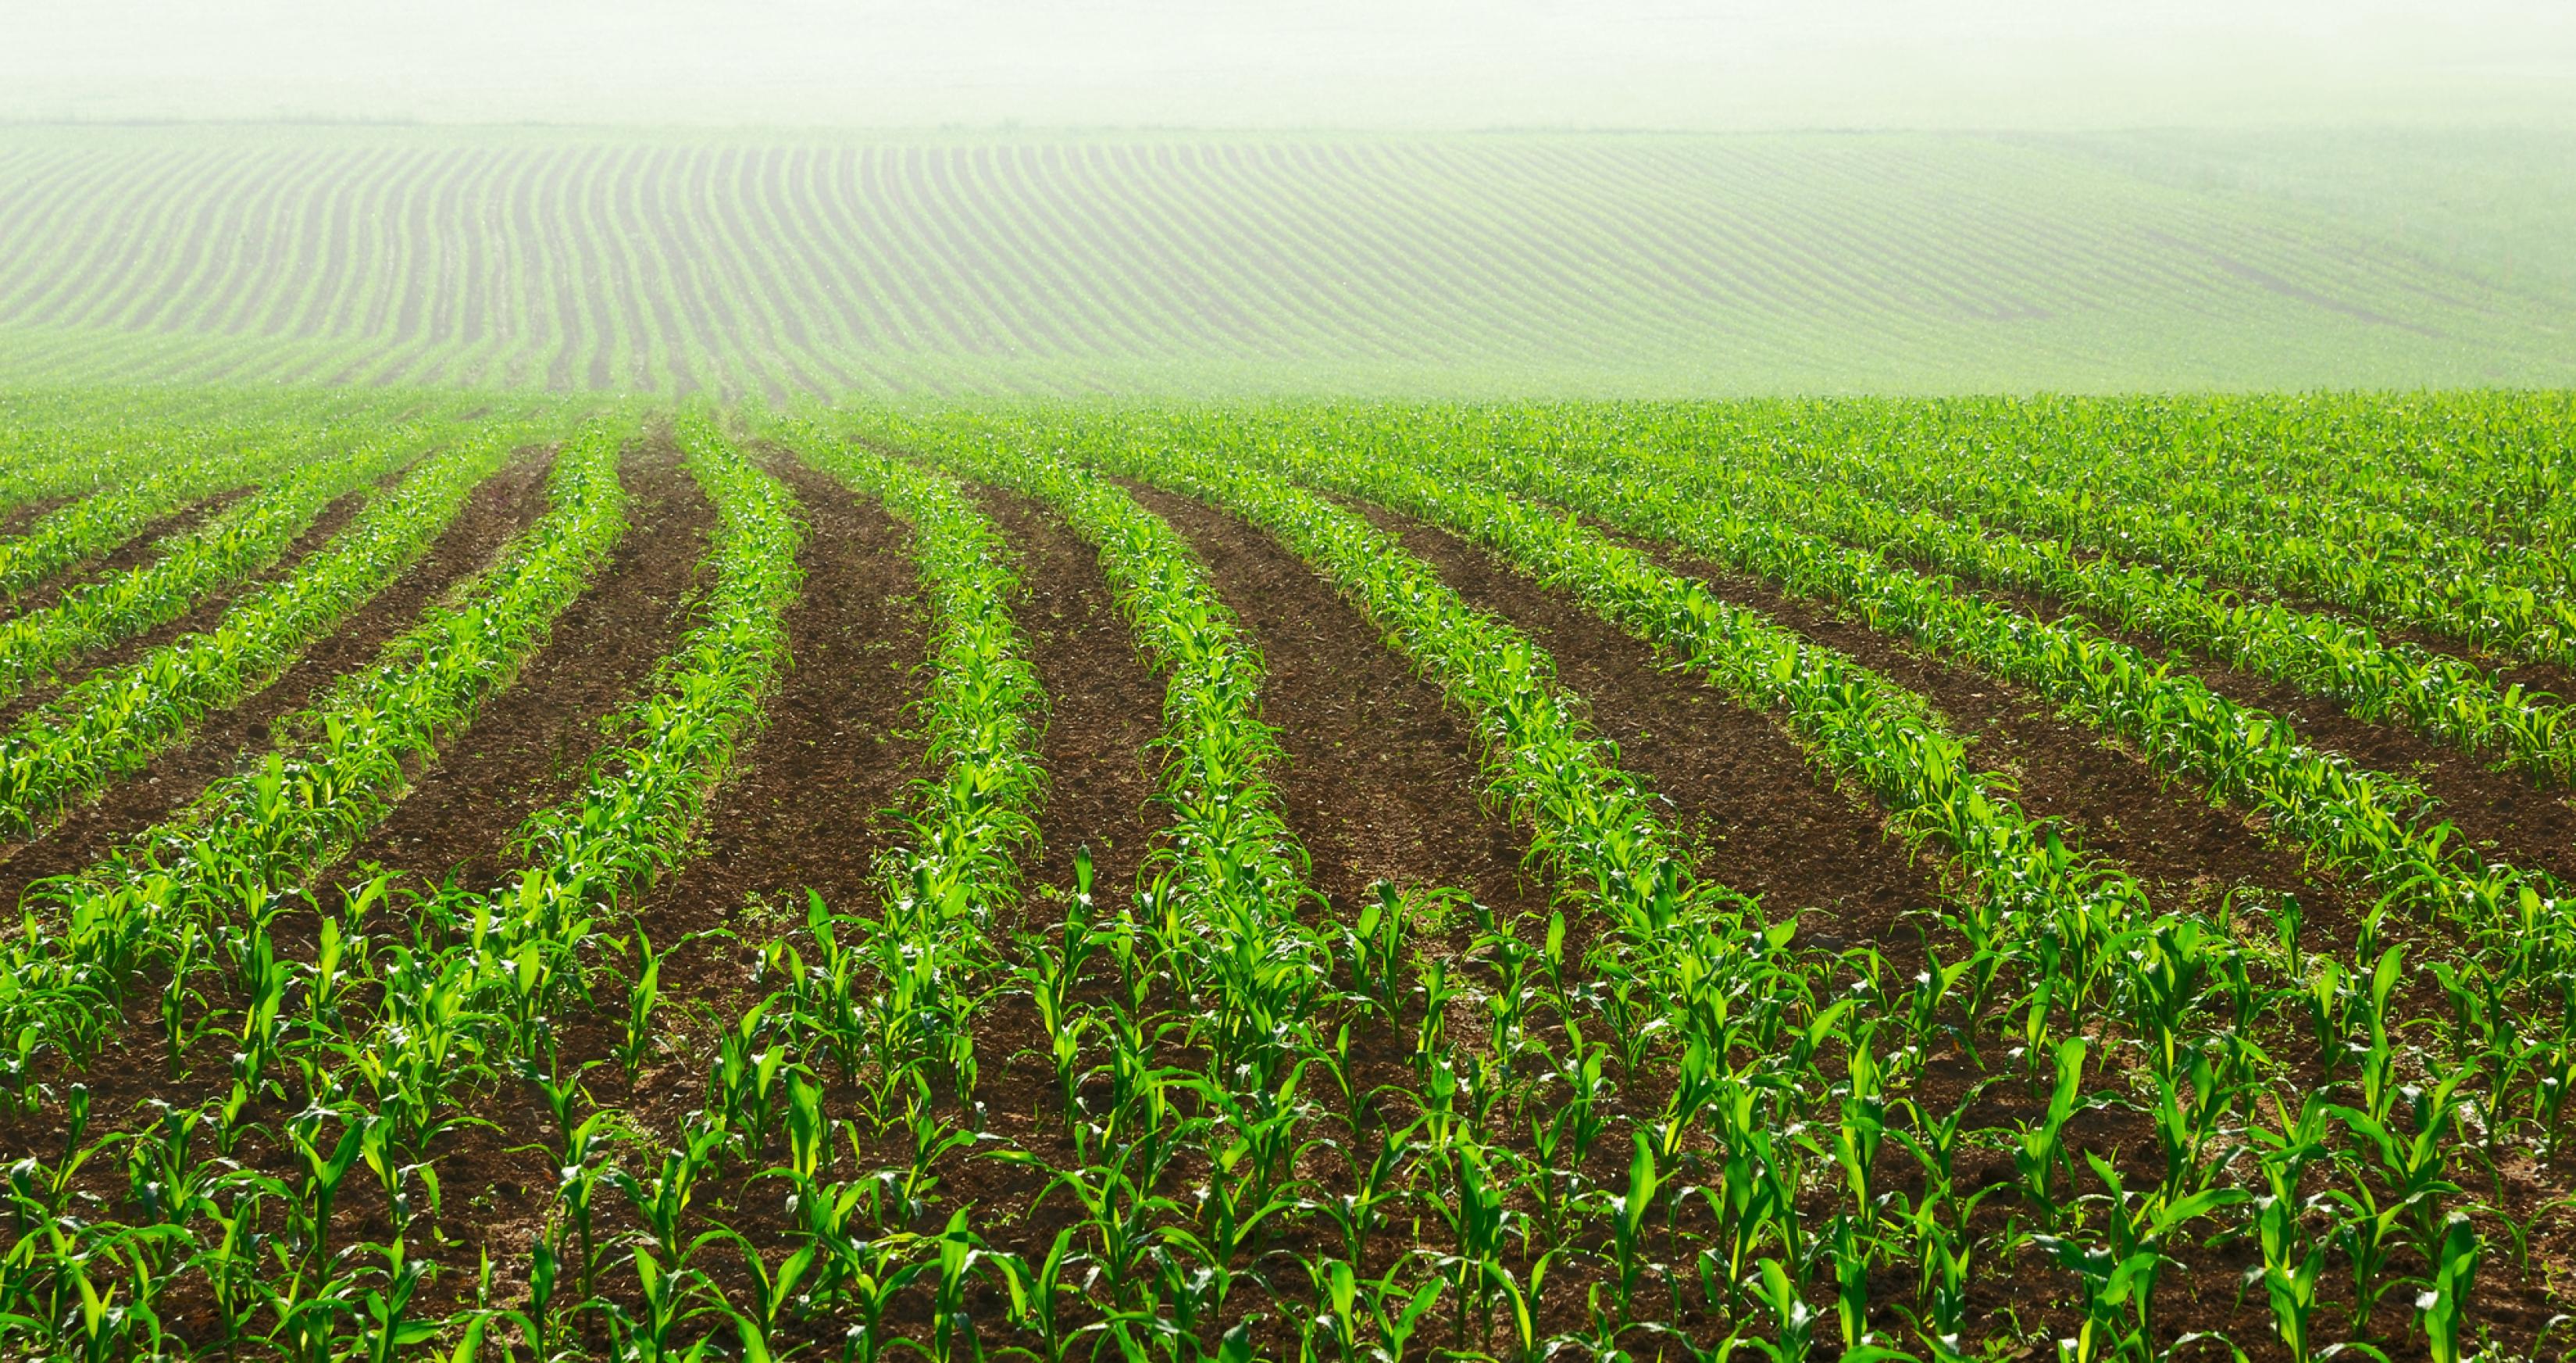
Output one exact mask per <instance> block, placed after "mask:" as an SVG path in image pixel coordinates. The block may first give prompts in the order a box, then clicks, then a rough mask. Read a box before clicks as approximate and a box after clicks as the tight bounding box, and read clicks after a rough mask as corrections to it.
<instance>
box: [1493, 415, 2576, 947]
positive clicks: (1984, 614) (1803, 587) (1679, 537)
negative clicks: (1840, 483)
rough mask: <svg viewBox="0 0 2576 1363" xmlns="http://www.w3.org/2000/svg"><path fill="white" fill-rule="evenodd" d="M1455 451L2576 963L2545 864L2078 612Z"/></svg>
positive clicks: (1566, 475)
mask: <svg viewBox="0 0 2576 1363" xmlns="http://www.w3.org/2000/svg"><path fill="white" fill-rule="evenodd" d="M1456 462H1457V463H1459V464H1460V465H1462V466H1473V467H1476V468H1477V469H1478V471H1479V473H1480V474H1481V476H1483V477H1486V478H1489V479H1491V480H1493V481H1495V482H1497V483H1500V484H1502V485H1506V486H1512V487H1516V488H1519V489H1522V490H1524V491H1527V492H1530V493H1532V494H1534V495H1538V496H1543V497H1548V498H1551V499H1553V500H1557V501H1560V502H1563V503H1565V504H1566V505H1569V506H1572V507H1575V508H1578V509H1580V510H1582V511H1584V512H1586V513H1589V514H1592V515H1597V516H1600V517H1602V518H1604V519H1605V520H1608V521H1610V522H1611V523H1612V524H1615V525H1618V526H1620V527H1621V528H1624V529H1628V530H1631V531H1635V532H1637V533H1640V534H1647V535H1652V536H1654V537H1656V538H1658V539H1664V540H1668V541H1670V542H1672V543H1675V544H1680V545H1684V546H1686V547H1688V548H1689V549H1691V550H1692V551H1693V552H1696V553H1700V554H1704V555H1706V556H1708V557H1709V558H1710V559H1711V560H1712V561H1715V562H1718V563H1722V564H1726V565H1728V566H1730V567H1733V568H1735V569H1737V570H1739V571H1743V572H1747V573H1750V574H1753V575H1755V576H1758V577H1761V578H1764V579H1766V580H1770V581H1774V582H1780V583H1783V584H1785V585H1786V586H1787V588H1788V589H1789V590H1791V591H1793V592H1796V593H1799V594H1802V595H1808V596H1814V597H1820V598H1823V599H1825V600H1829V601H1834V602H1838V603H1841V604H1842V605H1844V606H1845V607H1847V608H1849V609H1852V610H1855V611H1857V612H1859V613H1860V614H1862V615H1863V616H1864V617H1865V618H1867V619H1868V620H1869V622H1870V623H1871V624H1872V625H1873V626H1874V627H1876V628H1879V629H1882V630H1888V631H1892V632H1894V633H1897V634H1900V635H1903V636H1905V637H1908V638H1911V639H1914V640H1916V641H1917V642H1919V643H1921V644H1924V645H1925V646H1927V647H1931V648H1935V649H1938V650H1941V651H1943V652H1949V653H1954V654H1956V655H1958V656H1959V657H1961V658H1964V659H1966V660H1968V661H1969V662H1971V663H1972V664H1974V665H1975V666H1977V667H1978V668H1980V669H1982V670H1985V671H1988V672H1990V673H1993V674H1994V675H1997V676H2001V677H2005V678H2008V679H2010V680H2013V681H2016V682H2019V683H2021V684H2023V685H2026V686H2029V687H2030V688H2031V689H2032V690H2033V691H2035V692H2037V693H2038V694H2040V695H2042V696H2045V697H2047V698H2048V699H2050V700H2052V701H2054V702H2056V703H2059V704H2061V705H2065V706H2068V707H2070V708H2071V709H2072V710H2074V711H2075V712H2076V713H2078V714H2080V715H2082V716H2083V717H2084V718H2085V719H2086V721H2087V722H2089V723H2091V724H2093V725H2095V726H2097V727H2099V728H2102V729H2104V730H2106V731H2108V732H2111V733H2115V734H2118V735H2120V736H2121V737H2123V738H2126V739H2129V740H2131V741H2133V742H2135V743H2137V744H2139V745H2140V747H2141V748H2143V749H2144V751H2145V752H2146V754H2147V756H2148V757H2149V759H2150V760H2151V761H2153V762H2155V763H2156V764H2157V765H2158V766H2160V767H2163V768H2166V769H2168V770H2172V771H2176V772H2179V773H2182V774H2186V775H2189V776H2190V777H2192V778H2193V779H2195V780H2197V781H2200V782H2202V783H2205V784H2206V785H2207V786H2209V787H2210V789H2211V790H2213V791H2214V792H2216V793H2217V794H2219V795H2220V796H2221V797H2223V798H2226V799H2229V800H2232V801H2237V802H2240V803H2242V804H2245V805H2249V806H2252V807H2255V808H2259V809H2262V810H2264V811H2265V812H2266V813H2267V814H2268V815H2270V816H2271V818H2272V819H2273V821H2274V823H2275V825H2276V826H2277V827H2278V828H2279V830H2280V831H2281V832H2282V833H2283V834H2284V835H2285V836H2288V837H2290V838H2293V839H2295V840H2297V841H2298V842H2300V843H2301V844H2303V845H2305V846H2306V847H2308V848H2309V849H2310V850H2311V852H2312V854H2313V855H2314V856H2315V857H2316V858H2317V859H2318V860H2319V861H2321V862H2323V863H2325V864H2327V865H2330V866H2334V867H2336V868H2338V869H2342V870H2347V871H2349V872H2351V873H2352V874H2354V875H2356V876H2358V877H2360V878H2361V879H2362V880H2363V881H2364V882H2365V883H2367V884H2369V885H2370V886H2372V887H2373V888H2374V889H2376V890H2377V891H2379V892H2380V893H2382V894H2384V895H2386V896H2388V897H2390V898H2392V899H2394V900H2397V901H2402V902H2407V903H2412V904H2416V905H2419V906H2422V907H2424V908H2426V909H2428V910H2430V911H2432V912H2434V913H2436V914H2438V915H2441V916H2443V917H2446V918H2450V919H2453V920H2455V921H2456V922H2458V923H2459V924H2460V925H2461V926H2462V927H2463V928H2464V929H2465V930H2467V931H2469V932H2471V933H2473V934H2475V935H2476V936H2477V937H2478V938H2479V939H2480V940H2482V941H2483V942H2485V943H2486V944H2487V945H2488V946H2490V947H2491V948H2492V949H2493V950H2494V951H2495V953H2496V955H2497V957H2498V959H2500V960H2502V961H2506V962H2510V963H2512V968H2513V972H2514V973H2515V974H2519V975H2523V976H2525V977H2526V978H2531V979H2544V978H2548V977H2549V976H2551V975H2553V974H2554V973H2556V972H2557V971H2558V970H2561V969H2563V968H2565V967H2566V966H2567V965H2568V964H2570V963H2576V906H2571V901H2569V900H2568V899H2566V897H2564V896H2563V895H2562V893H2561V890H2560V887H2559V886H2558V885H2557V884H2556V883H2555V882H2554V881H2553V880H2551V879H2550V878H2549V877H2547V876H2545V875H2542V874H2539V873H2537V872H2528V871H2524V870H2521V869H2518V868H2516V867H2513V866H2510V865H2507V864H2504V863H2501V862H2490V861H2484V860H2481V859H2480V858H2478V857H2477V856H2476V855H2475V854H2474V853H2472V852H2470V851H2468V850H2466V849H2463V848H2459V847H2455V846H2452V845H2450V841H2449V828H2448V826H2447V825H2432V826H2427V825H2426V824H2425V823H2424V822H2423V821H2422V820H2421V818H2420V816H2419V814H2418V810H2419V809H2420V808H2421V806H2422V803H2423V801H2422V800H2421V797H2420V796H2418V795H2417V794H2416V793H2415V792H2413V791H2412V790H2411V789H2409V788H2408V787H2407V786H2406V785H2405V783H2404V782H2402V781H2400V780H2398V779H2396V778H2393V777H2389V776H2386V775H2382V774H2379V773H2374V772H2370V771H2367V770H2364V769H2362V768H2361V767H2359V766H2357V765H2355V764H2354V763H2352V762H2351V761H2349V760H2347V759H2345V758H2343V757H2341V756H2339V755H2337V754H2334V753H2328V752H2320V751H2318V750H2317V749H2315V748H2311V747H2308V746H2306V745H2305V744H2303V743H2301V742H2300V741H2299V737H2298V734H2297V733H2296V731H2295V730H2294V729H2293V728H2292V726H2291V725H2290V724H2289V723H2288V722H2287V721H2285V720H2283V719H2281V718H2280V717H2278V716H2275V715H2271V714H2267V713H2265V712H2263V711H2261V710H2258V709H2255V708H2253V707H2251V706H2245V705H2239V704H2237V703H2235V702H2233V701H2231V700H2228V699H2227V698H2225V697H2223V696H2220V695H2217V694H2216V693H2214V692H2212V691H2210V690H2209V688H2208V687H2206V686H2204V685H2202V684H2201V683H2200V682H2199V681H2197V680H2196V679H2193V678H2191V677H2185V676H2175V675H2172V674H2171V673H2170V672H2168V671H2167V670H2166V669H2165V668H2163V667H2161V666H2159V665H2157V664H2156V663H2155V662H2154V661H2153V660H2151V659H2148V658H2147V657H2145V656H2144V655H2142V654H2140V653H2139V652H2138V651H2137V650H2135V649H2133V648H2130V647H2128V646H2126V645H2124V644H2120V643H2118V642H2116V641H2113V640H2110V639H2106V638H2104V637H2103V636H2102V635H2100V634H2099V633H2097V632H2095V631H2094V630H2092V629H2091V628H2090V627H2088V626H2085V625H2083V624H2081V623H2079V622H2074V621H2060V622H2055V623H2050V622H2043V621H2039V620H2035V619H2033V618H2031V617H2029V616H2026V615H2023V614H2020V613H2018V612H2016V611H2014V610H2012V609H2010V608H2008V607H2005V606H2001V605H1997V604H1995V603H1992V602H1987V601H1981V600H1977V599H1975V598H1973V597H1969V596H1964V595H1961V594H1959V593H1957V592H1954V591H1952V590H1951V589H1950V583H1949V580H1948V579H1946V578H1927V577H1924V576H1922V575H1920V574H1917V573H1914V572H1912V571H1909V570H1906V569H1902V568H1898V567H1895V566H1892V565H1890V564H1888V563H1887V562H1886V561H1885V560H1884V559H1882V558H1880V557H1879V556H1878V555H1877V554H1875V553H1872V552H1870V551H1868V550H1865V549H1855V548H1846V547H1844V546H1841V545H1837V544H1833V543H1830V542H1828V541H1825V540H1822V539H1818V538H1816V537H1814V536H1810V535H1806V534H1803V533H1800V532H1798V531H1796V530H1793V529H1790V528H1789V527H1787V526H1786V525H1784V524H1782V523H1780V522H1779V521H1776V520H1772V519H1769V518H1767V517H1766V516H1765V515H1764V514H1763V513H1762V512H1760V511H1759V510H1755V509H1750V508H1746V507H1742V506H1736V505H1730V504H1727V503H1722V502H1717V501H1713V500H1709V499H1705V498H1701V497H1698V496H1695V495H1692V494H1691V493H1689V492H1686V491H1680V490H1676V489H1675V488H1674V487H1673V486H1672V480H1670V479H1667V478H1664V477H1661V476H1649V475H1642V474H1608V473H1591V472H1585V471H1582V470H1580V469H1576V468H1571V467H1558V466H1551V465H1547V464H1543V463H1540V462H1538V461H1534V460H1511V459H1481V458H1479V457H1478V456H1476V455H1475V454H1473V453H1463V454H1461V455H1459V456H1458V458H1457V460H1456Z"/></svg>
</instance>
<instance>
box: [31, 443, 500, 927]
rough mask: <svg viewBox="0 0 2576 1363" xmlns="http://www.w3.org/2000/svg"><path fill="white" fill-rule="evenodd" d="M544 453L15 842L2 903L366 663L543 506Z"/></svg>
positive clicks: (96, 855) (143, 820) (74, 865)
mask: <svg viewBox="0 0 2576 1363" xmlns="http://www.w3.org/2000/svg"><path fill="white" fill-rule="evenodd" d="M550 462H551V460H550V457H537V456H530V457H525V458H521V459H519V460H517V461H515V462H513V463H512V464H511V465H510V466H509V467H508V468H506V469H504V470H503V471H502V472H500V473H498V474H496V475H494V476H493V477H491V478H487V479H485V480H484V481H483V483H482V485H481V486H479V487H477V488H475V490H474V493H473V495H472V496H470V497H468V498H467V499H466V501H465V505H464V506H463V507H462V508H461V509H460V510H459V511H458V512H457V515H456V519H455V520H454V521H453V522H451V523H450V524H449V525H448V527H447V529H446V530H445V531H444V532H443V533H442V534H440V536H439V537H438V538H437V539H436V540H434V541H432V542H431V544H430V547H429V549H428V550H427V551H426V552H425V553H423V554H422V555H421V557H420V559H419V561H418V562H416V563H414V564H413V565H412V566H411V569H410V570H409V571H408V572H406V573H405V574H404V575H403V576H402V577H401V578H399V579H397V580H396V581H395V582H394V583H393V584H392V585H390V586H388V587H386V588H385V589H384V590H383V591H381V592H379V593H377V594H376V596H375V599H373V600H371V601H369V602H368V603H367V604H366V605H364V606H361V607H360V608H359V609H358V610H357V611H356V612H355V613H354V614H352V615H351V616H350V617H349V618H348V619H347V620H346V621H344V622H342V624H341V626H340V628H339V629H337V630H335V631H333V632H332V633H331V634H329V635H327V636H325V637H324V638H322V639H320V640H318V641H316V642H315V643H314V644H313V646H312V647H310V648H308V649H306V650H304V653H303V655H302V656H301V657H299V658H297V659H296V661H295V662H294V664H293V665H292V666H290V667H288V668H287V670H286V672H285V673H284V674H283V675H282V676H280V677H279V678H278V679H277V681H275V682H274V683H272V684H270V685H269V686H268V687H267V688H265V689H264V690H262V691H260V692H259V693H258V694H256V695H254V696H252V697H251V698H250V699H248V700H247V701H244V702H243V703H242V704H240V705H238V706H235V707H233V708H232V709H229V710H225V711H221V712H219V713H217V714H212V715H208V716H207V717H206V718H205V720H204V721H203V722H202V723H200V724H199V725H198V727H197V730H196V732H195V733H194V734H193V735H191V736H190V738H189V740H188V742H186V743H185V744H183V745H181V746H178V747H175V748H172V749H170V750H169V751H167V752H164V753H162V754H161V755H160V756H159V757H157V758H155V759H154V760H153V761H152V763H151V764H150V765H148V766H146V767H145V768H144V769H143V770H142V771H140V772H138V773H136V774H135V775H134V776H133V777H132V778H130V779H128V780H126V781H124V782H122V783H120V784H118V785H115V786H113V787H110V788H109V790H108V791H107V793H106V794H105V795H103V796H102V797H101V798H100V799H99V800H97V801H96V802H95V803H92V804H89V805H86V806H84V807H82V808H81V809H79V810H77V811H75V812H74V813H73V814H72V815H71V817H70V818H68V819H66V820H64V821H63V823H62V824H61V826H59V827H57V828H55V829H54V830H53V831H52V832H50V833H47V834H46V835H45V836H43V837H41V838H38V839H36V840H35V841H33V842H31V843H27V844H25V845H23V846H21V847H19V848H17V849H16V850H15V851H13V852H12V853H11V854H10V855H9V856H8V858H7V859H6V861H5V862H0V903H9V904H15V903H16V902H18V899H19V897H20V896H21V895H23V894H25V893H26V890H27V887H28V886H30V885H32V884H34V883H35V882H36V881H38V880H40V879H43V878H44V877H47V876H54V875H64V874H69V873H72V872H76V871H79V870H81V869H83V868H85V867H87V866H89V865H91V864H92V863H94V862H96V861H97V860H99V859H100V858H101V857H103V856H105V855H107V853H108V852H109V851H110V850H111V849H112V848H113V847H114V846H115V844H116V842H117V840H118V839H119V838H122V837H124V836H126V835H127V834H130V833H132V832H135V831H137V830H140V829H142V828H144V827H146V826H148V825H150V824H152V823H154V822H156V821H158V820H160V819H164V818H167V817H169V816H170V815H171V814H173V813H175V812H176V811H178V810H179V809H181V808H183V807H185V806H186V805H187V804H188V802H190V801H192V800H194V799H195V798H196V797H197V796H198V794H199V793H200V792H202V791H203V790H204V789H205V788H206V787H207V786H208V785H209V784H211V783H213V782H214V781H216V780H218V779H220V778H222V777H224V776H228V775H230V774H232V772H234V771H235V770H237V769H238V768H239V766H240V764H241V762H242V760H243V759H244V757H245V756H246V755H248V754H250V753H252V752H255V751H258V750H261V749H264V748H266V747H267V746H268V744H269V740H270V734H269V726H270V725H271V724H272V723H274V722H275V721H276V720H277V719H279V718H280V717H282V716H284V715H287V714H290V713H292V712H294V711H296V710H299V709H302V708H303V707H304V706H306V705H309V704H311V703H312V701H313V699H314V698H315V697H317V696H319V695H320V694H322V692H323V691H324V690H325V689H326V688H328V687H329V686H330V684H331V683H332V682H334V681H335V680H337V679H338V678H340V677H341V676H343V675H345V674H347V673H350V672H354V671H356V670H357V669H359V668H362V667H365V666H367V665H368V664H369V663H371V662H373V661H374V660H375V657H376V655H377V653H378V652H379V651H380V650H381V649H383V647H384V646H385V644H386V643H387V642H388V641H390V640H391V639H393V638H394V636H396V635H397V634H400V633H401V632H402V631H403V630H405V629H408V628H409V627H410V626H411V625H412V624H413V623H414V622H415V621H416V620H418V618H419V616H420V613H421V611H422V609H423V608H425V607H427V606H428V605H430V604H431V603H433V602H435V601H437V600H439V599H440V598H441V597H443V596H445V595H446V594H447V592H448V591H449V590H450V589H451V588H453V587H455V586H456V585H457V584H458V583H460V582H462V581H464V580H465V579H466V578H467V577H468V576H470V575H471V574H473V573H476V572H478V571H480V570H482V569H483V568H484V567H485V566H486V565H487V564H489V563H490V562H491V561H492V556H493V555H494V554H495V553H497V552H498V551H499V550H500V548H501V546H502V545H503V544H504V543H506V542H507V541H508V540H509V539H510V537H511V536H513V535H516V534H518V533H519V532H520V531H522V530H525V529H527V528H528V526H530V525H532V524H534V523H535V521H536V519H537V517H538V516H539V515H541V514H543V512H544V510H545V506H546V494H545V475H546V469H547V467H548V465H549V463H550Z"/></svg>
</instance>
